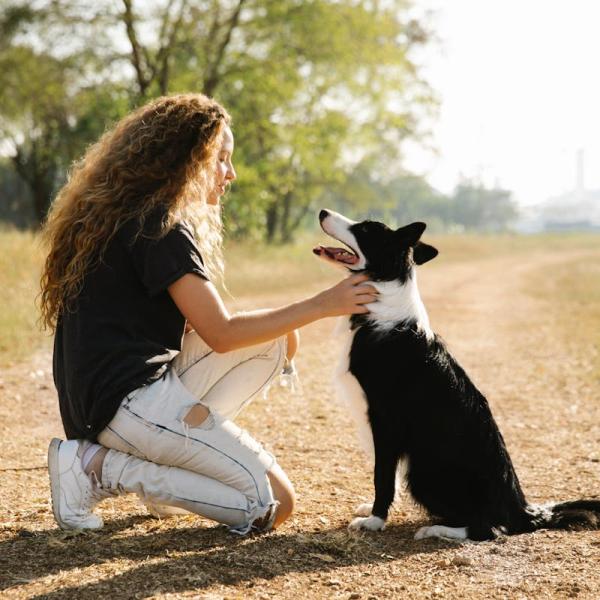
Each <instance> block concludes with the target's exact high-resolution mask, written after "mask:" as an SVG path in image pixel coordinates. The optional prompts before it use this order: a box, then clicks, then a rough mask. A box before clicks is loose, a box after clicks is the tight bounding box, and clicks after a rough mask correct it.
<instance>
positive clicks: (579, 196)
mask: <svg viewBox="0 0 600 600" xmlns="http://www.w3.org/2000/svg"><path fill="white" fill-rule="evenodd" d="M583 164H584V163H583V150H579V151H578V153H577V180H576V185H575V189H574V190H573V191H571V192H567V193H566V194H561V195H560V196H554V197H552V198H549V199H548V200H546V201H545V202H542V203H541V204H538V205H536V206H529V207H525V208H523V209H522V210H521V218H520V219H519V222H518V224H517V229H518V230H519V231H521V232H523V233H536V232H540V231H598V232H600V190H586V189H585V182H584V167H583Z"/></svg>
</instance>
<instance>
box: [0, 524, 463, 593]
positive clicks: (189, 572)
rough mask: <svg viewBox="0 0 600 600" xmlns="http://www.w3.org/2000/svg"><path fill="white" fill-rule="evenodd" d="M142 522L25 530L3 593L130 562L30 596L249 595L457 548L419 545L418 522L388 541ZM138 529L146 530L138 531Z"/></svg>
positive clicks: (396, 529) (7, 559)
mask: <svg viewBox="0 0 600 600" xmlns="http://www.w3.org/2000/svg"><path fill="white" fill-rule="evenodd" d="M143 521H147V519H145V518H144V517H132V518H128V519H122V520H115V521H111V522H110V523H108V524H107V525H106V526H105V528H104V529H103V530H102V531H100V532H87V533H82V534H75V535H74V534H73V533H66V532H62V531H59V530H52V531H46V532H30V531H28V530H21V531H19V532H18V533H17V534H16V535H15V536H14V537H12V538H10V539H7V540H5V541H4V542H2V543H0V557H2V558H0V565H2V564H3V563H4V565H7V564H10V565H16V564H19V565H21V568H20V572H18V573H16V572H14V570H13V572H7V571H5V570H4V569H2V570H3V571H4V575H6V578H4V577H3V578H2V579H3V580H4V582H3V583H2V584H0V590H8V589H9V588H10V587H12V586H15V585H23V584H24V583H28V582H32V583H33V582H34V581H35V580H39V579H41V578H43V577H46V576H48V575H56V574H58V573H60V572H65V571H72V570H75V569H85V568H86V567H90V566H95V567H98V566H99V565H102V564H104V563H105V564H108V563H111V564H113V563H115V561H116V562H117V563H118V561H119V560H124V561H125V563H123V564H121V565H120V567H118V566H117V570H120V571H121V572H118V573H117V574H114V570H113V574H107V576H106V577H104V578H101V579H99V580H97V581H92V582H89V577H87V576H86V577H85V578H86V579H87V581H88V582H86V583H82V584H80V585H70V586H68V587H61V589H58V590H55V591H52V592H45V593H41V594H38V595H34V596H31V597H32V598H46V599H48V598H50V599H52V598H65V597H71V598H72V597H77V598H97V597H101V596H102V595H104V594H106V593H110V594H111V595H113V596H117V597H123V596H124V595H126V596H127V597H136V596H146V595H148V594H151V593H159V592H160V593H183V592H186V591H193V590H203V589H205V588H207V587H209V586H214V585H228V586H235V585H241V586H242V587H246V588H250V587H252V586H253V585H254V582H257V581H258V580H270V579H272V578H275V577H278V576H281V575H286V574H291V573H312V572H316V573H319V574H320V575H322V574H324V573H328V572H329V571H332V570H335V569H338V568H340V567H345V566H353V565H361V564H362V565H365V566H367V565H373V564H378V563H382V562H386V561H390V560H397V559H401V558H403V557H406V556H410V555H417V554H429V553H432V552H436V551H438V550H440V549H442V548H445V547H448V546H453V545H452V544H451V543H449V542H443V541H439V540H437V541H436V542H430V541H428V542H425V543H423V542H418V543H417V542H415V541H414V540H413V539H412V536H413V534H414V531H415V529H416V528H417V527H418V524H414V523H409V524H407V523H404V524H400V525H397V526H391V527H390V528H389V529H388V530H386V534H385V535H381V534H373V533H365V534H356V533H350V532H348V530H347V529H346V528H345V527H344V528H333V529H329V530H322V531H318V532H312V533H310V532H309V533H297V532H291V533H290V532H286V531H285V529H284V530H283V531H282V532H281V533H279V532H275V533H270V534H264V535H255V536H248V537H237V536H234V535H232V534H230V533H228V532H227V531H226V530H225V529H224V528H221V527H215V528H209V529H207V528H203V527H187V528H169V529H166V530H165V529H163V530H162V531H143V530H141V528H139V527H138V526H139V525H140V524H141V522H143ZM135 528H138V529H140V530H139V531H133V532H132V531H131V529H135ZM170 554H175V556H170ZM156 559H158V560H156ZM132 562H133V566H132ZM138 562H139V564H136V563H138ZM82 577H83V574H82Z"/></svg>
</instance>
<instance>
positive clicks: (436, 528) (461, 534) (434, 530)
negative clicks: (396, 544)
mask: <svg viewBox="0 0 600 600" xmlns="http://www.w3.org/2000/svg"><path fill="white" fill-rule="evenodd" d="M428 537H437V538H442V539H450V540H466V539H467V528H466V527H446V526H445V525H430V526H426V527H421V528H420V529H419V530H418V531H417V533H415V540H424V539H425V538H428Z"/></svg>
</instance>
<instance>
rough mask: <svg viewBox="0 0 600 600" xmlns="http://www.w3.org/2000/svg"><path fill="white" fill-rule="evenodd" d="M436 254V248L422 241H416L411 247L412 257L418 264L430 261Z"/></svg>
mask: <svg viewBox="0 0 600 600" xmlns="http://www.w3.org/2000/svg"><path fill="white" fill-rule="evenodd" d="M438 254H439V253H438V251H437V249H436V248H434V247H433V246H430V245H429V244H424V243H423V242H417V243H416V244H415V247H414V248H413V259H414V261H415V263H416V264H418V265H422V264H423V263H426V262H428V261H430V260H431V259H432V258H435V257H436V256H437V255H438Z"/></svg>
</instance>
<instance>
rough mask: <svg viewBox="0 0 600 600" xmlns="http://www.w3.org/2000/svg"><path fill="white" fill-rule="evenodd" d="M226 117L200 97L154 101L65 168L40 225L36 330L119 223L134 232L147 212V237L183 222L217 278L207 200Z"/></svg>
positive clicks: (54, 315) (47, 323) (214, 214)
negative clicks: (150, 224) (156, 221)
mask: <svg viewBox="0 0 600 600" xmlns="http://www.w3.org/2000/svg"><path fill="white" fill-rule="evenodd" d="M230 121H231V119H230V116H229V115H228V113H227V112H226V111H225V109H224V108H223V107H222V106H221V105H219V104H218V103H217V102H216V101H214V100H212V99H211V98H208V97H206V96H204V95H202V94H179V95H173V96H164V97H161V98H157V99H156V100H153V101H152V102H150V103H148V104H146V105H144V106H142V107H140V108H138V109H137V110H135V111H133V112H132V113H130V114H129V115H127V116H126V117H124V118H123V119H122V120H121V121H119V122H118V123H117V124H116V125H115V126H114V127H113V128H112V129H111V130H109V131H107V132H106V133H105V134H104V135H103V136H102V137H101V138H100V140H99V141H98V142H97V143H95V144H94V145H92V146H91V147H90V148H89V149H88V150H87V152H86V153H85V155H84V156H83V158H82V159H81V160H80V161H78V162H77V163H75V164H74V165H73V169H72V172H71V173H70V177H69V179H68V181H67V183H66V184H65V185H64V187H63V188H62V189H61V190H60V191H59V192H58V194H57V196H56V199H55V200H54V202H53V204H52V206H51V209H50V212H49V214H48V218H47V221H46V223H45V226H44V229H43V240H44V242H45V243H46V244H47V245H48V247H49V252H48V256H47V258H46V262H45V265H44V270H43V272H42V277H41V294H40V305H41V321H42V324H43V326H44V327H46V328H48V329H50V330H54V329H55V328H56V324H57V321H58V319H59V317H60V315H61V313H62V312H63V311H66V310H71V309H72V306H73V302H74V300H75V299H76V298H77V296H78V294H79V293H80V291H81V288H82V286H83V281H84V277H85V275H86V274H87V273H89V272H91V271H92V270H93V269H94V268H95V267H96V266H98V264H99V263H100V261H101V260H102V256H103V254H104V252H105V251H106V248H107V246H108V244H109V242H110V240H111V239H112V238H113V236H114V235H115V233H116V232H117V230H118V229H119V227H120V226H121V225H122V224H123V223H125V222H126V221H128V220H130V219H132V218H137V219H138V222H139V224H140V227H139V232H141V230H142V229H143V226H144V221H145V219H146V217H147V216H148V215H149V214H150V213H155V211H159V212H160V213H161V214H162V215H164V216H163V219H162V225H161V229H160V231H159V232H158V233H157V237H158V238H160V237H162V236H164V235H166V234H167V233H168V232H169V231H170V229H171V228H172V227H173V226H174V225H175V224H176V223H177V222H178V221H182V220H184V221H186V222H187V223H188V224H189V225H191V226H192V228H193V229H194V231H195V233H196V241H197V243H198V246H199V248H200V251H201V253H202V257H203V259H204V262H205V267H206V269H207V271H208V273H209V275H210V276H211V277H216V278H218V279H220V278H222V274H223V259H222V252H221V245H222V225H221V219H220V211H219V209H218V208H217V207H215V206H211V205H209V204H207V198H208V196H209V194H210V192H211V190H212V187H213V185H214V173H215V170H214V168H213V165H214V163H215V161H216V155H217V152H218V149H219V145H220V140H221V137H222V132H223V129H224V128H225V126H226V125H228V124H229V123H230ZM139 232H138V234H139Z"/></svg>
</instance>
